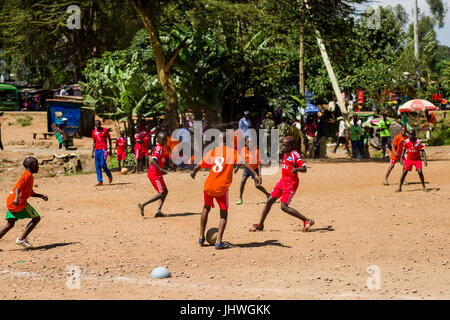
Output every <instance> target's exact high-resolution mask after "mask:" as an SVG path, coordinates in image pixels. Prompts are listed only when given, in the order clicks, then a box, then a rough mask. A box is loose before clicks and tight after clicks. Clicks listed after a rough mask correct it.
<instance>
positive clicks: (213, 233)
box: [206, 228, 219, 246]
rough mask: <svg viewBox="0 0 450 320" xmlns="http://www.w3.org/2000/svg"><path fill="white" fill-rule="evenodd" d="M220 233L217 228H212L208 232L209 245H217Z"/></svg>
mask: <svg viewBox="0 0 450 320" xmlns="http://www.w3.org/2000/svg"><path fill="white" fill-rule="evenodd" d="M218 231H219V229H217V228H210V229H209V230H208V231H206V241H208V243H209V244H210V245H212V246H213V245H214V244H215V243H216V240H217V232H218Z"/></svg>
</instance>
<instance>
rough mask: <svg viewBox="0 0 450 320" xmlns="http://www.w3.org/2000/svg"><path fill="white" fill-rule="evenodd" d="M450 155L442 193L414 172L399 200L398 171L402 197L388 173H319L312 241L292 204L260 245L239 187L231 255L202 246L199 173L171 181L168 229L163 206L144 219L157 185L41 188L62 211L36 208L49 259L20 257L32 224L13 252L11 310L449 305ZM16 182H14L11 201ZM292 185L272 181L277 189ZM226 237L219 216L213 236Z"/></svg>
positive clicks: (8, 265) (4, 270)
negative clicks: (145, 304) (95, 304)
mask: <svg viewBox="0 0 450 320" xmlns="http://www.w3.org/2000/svg"><path fill="white" fill-rule="evenodd" d="M439 152H440V151H439V150H438V151H437V153H439ZM447 153H449V149H445V148H444V149H443V151H442V153H441V154H440V156H439V157H438V156H436V157H435V158H434V159H435V160H433V159H432V161H430V163H429V166H428V167H427V168H425V170H424V174H425V179H426V181H427V182H428V187H429V188H431V189H432V191H430V192H429V193H424V192H422V191H421V190H420V184H418V183H419V178H418V176H417V174H416V173H415V172H413V173H412V174H410V175H409V176H408V177H407V181H409V182H411V183H412V184H410V185H409V186H406V187H405V188H404V192H402V193H400V194H398V193H394V190H395V189H396V187H397V182H398V180H399V177H400V169H399V168H398V167H397V168H395V170H394V171H393V173H392V176H391V179H390V181H391V186H387V187H386V186H383V185H382V184H381V182H382V180H383V176H384V174H385V170H386V169H387V163H382V162H332V163H326V162H321V161H310V162H308V164H309V166H310V169H309V170H308V173H307V174H305V175H302V176H301V184H300V188H299V191H298V192H297V194H296V196H295V197H294V200H293V202H292V206H294V207H296V208H298V209H299V210H300V211H301V212H302V213H304V214H305V215H307V216H309V217H313V218H314V219H315V220H316V225H315V226H314V228H313V231H314V232H310V233H306V234H305V233H302V232H300V224H299V223H298V222H297V221H296V220H294V218H292V217H290V216H288V215H286V214H284V213H283V212H282V211H281V210H280V209H279V204H276V205H275V206H274V207H273V209H272V212H271V213H270V215H269V217H268V220H267V222H266V230H265V231H264V232H260V233H249V232H248V231H247V229H248V227H249V226H250V225H251V224H252V223H256V222H257V221H258V218H259V215H260V213H261V210H262V208H263V205H264V202H263V201H264V196H263V195H262V194H261V193H259V192H258V191H257V190H255V188H254V186H253V184H252V183H250V182H249V183H248V184H247V187H246V191H245V194H244V204H243V205H241V206H236V205H235V204H234V203H235V201H236V200H237V195H238V189H239V182H240V174H238V175H236V176H235V180H234V183H233V185H232V187H231V190H230V204H231V206H230V218H229V223H228V226H227V230H226V232H225V236H224V240H226V241H229V242H230V243H231V244H232V248H231V249H229V250H224V251H216V250H214V249H213V248H212V247H204V248H200V247H198V245H197V237H198V225H199V213H200V211H201V207H202V187H203V182H204V180H205V178H206V173H205V172H201V173H199V175H198V177H197V180H196V181H193V180H192V179H191V178H190V177H189V175H188V174H187V173H178V172H177V173H170V174H169V175H168V176H166V182H167V185H168V189H169V192H170V193H169V196H168V199H167V203H166V206H165V207H164V208H163V209H164V212H165V213H167V214H169V215H170V216H169V217H167V218H159V219H155V218H152V213H153V211H152V210H154V209H155V206H149V207H148V208H146V218H145V219H143V218H142V217H141V216H140V215H139V213H138V209H137V206H136V203H137V202H138V201H144V200H145V199H147V198H149V197H150V196H152V195H153V194H154V193H155V191H154V190H153V188H152V186H151V185H150V183H149V181H148V179H147V178H146V175H144V174H142V175H137V176H136V175H134V176H132V175H129V176H115V181H114V183H113V185H111V186H109V185H107V186H104V187H102V188H98V189H95V188H93V187H92V185H93V184H94V183H95V181H96V179H95V175H94V174H89V175H78V176H71V177H69V176H61V177H57V178H45V177H40V178H38V179H36V184H37V186H38V187H37V188H36V190H37V191H39V192H42V193H46V194H48V195H49V198H50V201H48V202H46V203H45V202H43V201H41V200H36V199H32V200H31V203H32V204H33V206H35V208H36V209H37V210H38V212H39V213H40V214H41V216H42V217H43V219H42V223H41V224H40V225H39V226H38V227H37V229H36V230H35V231H34V232H33V233H32V234H31V236H30V237H29V240H30V242H31V243H32V244H34V246H35V247H36V249H35V250H33V251H24V250H22V249H21V248H20V247H18V246H17V245H16V244H15V243H14V240H15V239H16V237H17V235H18V234H19V233H20V232H21V231H22V229H23V228H24V226H25V221H21V222H19V223H17V227H16V228H15V229H14V230H12V231H11V232H10V233H9V234H8V235H6V236H5V238H4V239H2V240H0V248H1V249H2V250H3V251H2V252H0V299H99V298H100V299H309V298H311V299H366V298H370V299H386V298H395V299H421V298H425V299H449V298H450V292H449V288H450V274H449V272H448V271H449V266H450V264H449V261H448V260H449V257H450V217H449V215H448V211H449V209H448V208H450V170H449V165H450V161H448V160H442V159H445V157H444V156H445V155H447ZM439 159H441V160H439ZM16 170H17V172H16ZM16 170H14V171H12V172H11V173H8V175H7V176H2V181H1V182H0V199H5V198H6V197H7V195H8V192H9V190H10V189H11V187H12V185H13V184H14V182H15V180H17V178H18V176H17V174H19V173H20V170H21V169H16ZM14 175H15V176H14ZM279 176H280V173H278V174H277V175H275V176H265V177H264V185H265V186H266V187H267V189H271V188H273V186H274V185H275V183H276V182H277V180H278V179H279ZM2 223H3V222H2ZM217 223H218V210H217V208H215V209H213V210H212V212H211V216H210V221H209V224H208V226H209V227H211V226H216V225H217ZM72 265H75V266H78V267H79V268H80V271H81V287H80V289H75V290H69V289H68V287H67V285H66V282H67V279H68V274H67V268H68V267H69V266H72ZM371 265H376V266H378V267H379V268H380V270H381V289H379V290H369V289H368V288H367V287H366V281H367V279H368V277H369V275H368V274H367V273H366V270H367V268H368V267H369V266H371ZM157 266H166V267H168V268H169V270H170V271H171V272H172V278H170V279H166V280H152V279H151V278H150V272H151V271H152V269H153V268H155V267H157Z"/></svg>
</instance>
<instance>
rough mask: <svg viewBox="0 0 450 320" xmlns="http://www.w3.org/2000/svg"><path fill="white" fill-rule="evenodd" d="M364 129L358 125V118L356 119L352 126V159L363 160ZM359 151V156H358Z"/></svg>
mask: <svg viewBox="0 0 450 320" xmlns="http://www.w3.org/2000/svg"><path fill="white" fill-rule="evenodd" d="M361 133H362V128H361V127H360V126H359V125H358V118H357V117H354V118H353V121H352V124H351V126H350V140H351V142H352V158H356V157H357V158H358V159H361V158H362V157H364V148H363V145H362V142H361ZM357 150H359V156H357Z"/></svg>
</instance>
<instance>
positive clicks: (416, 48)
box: [413, 0, 420, 89]
mask: <svg viewBox="0 0 450 320" xmlns="http://www.w3.org/2000/svg"><path fill="white" fill-rule="evenodd" d="M413 1H414V56H415V58H416V77H417V89H420V75H419V26H418V25H419V22H418V19H419V18H418V15H419V13H418V8H417V0H413Z"/></svg>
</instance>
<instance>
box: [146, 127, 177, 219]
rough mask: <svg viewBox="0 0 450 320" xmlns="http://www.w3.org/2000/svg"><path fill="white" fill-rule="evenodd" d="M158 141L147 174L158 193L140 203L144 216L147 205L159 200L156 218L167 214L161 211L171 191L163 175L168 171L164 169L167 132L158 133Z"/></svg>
mask: <svg viewBox="0 0 450 320" xmlns="http://www.w3.org/2000/svg"><path fill="white" fill-rule="evenodd" d="M156 142H157V143H156V146H155V149H153V153H152V158H151V159H150V167H149V168H148V173H147V176H148V178H149V179H150V182H151V183H152V185H153V187H154V188H155V189H156V191H157V192H158V194H157V195H156V196H153V197H152V198H150V199H149V200H148V201H146V202H144V203H142V204H140V203H138V207H139V209H140V210H141V216H144V208H145V206H147V205H148V204H150V203H152V202H155V201H157V200H159V206H158V210H157V211H156V213H155V218H158V217H165V216H166V215H165V214H163V213H162V212H161V209H162V206H163V204H164V201H165V200H166V197H167V194H168V193H169V191H168V190H167V187H166V183H165V182H164V178H163V175H165V174H167V171H166V170H164V162H165V160H166V157H165V154H164V146H165V144H166V143H167V135H166V133H164V132H160V133H158V137H157V138H156Z"/></svg>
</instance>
